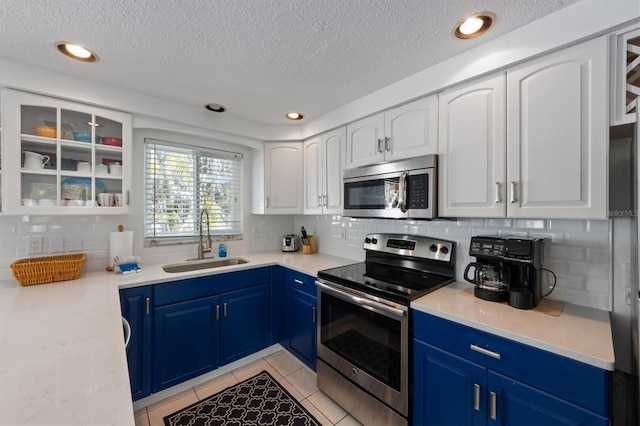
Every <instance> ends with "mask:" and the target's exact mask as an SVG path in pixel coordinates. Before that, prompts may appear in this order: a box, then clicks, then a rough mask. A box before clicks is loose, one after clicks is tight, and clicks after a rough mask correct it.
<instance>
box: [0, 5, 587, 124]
mask: <svg viewBox="0 0 640 426" xmlns="http://www.w3.org/2000/svg"><path fill="white" fill-rule="evenodd" d="M577 1H578V0H2V2H1V4H0V57H3V58H7V59H11V60H15V61H19V62H24V63H28V64H34V65H38V66H41V67H45V68H49V69H52V70H56V71H60V72H64V73H68V74H72V75H77V76H81V77H84V78H87V79H90V80H96V81H100V82H104V83H108V84H112V85H116V86H119V87H122V88H125V89H131V90H134V91H138V92H142V93H146V94H150V95H154V96H157V97H162V98H166V99H170V100H174V101H177V102H180V103H185V104H189V105H195V106H202V105H204V104H205V103H209V102H216V103H220V104H223V105H225V106H226V107H227V108H228V112H226V113H225V114H232V115H235V116H237V117H241V118H245V119H248V120H251V121H254V122H258V123H266V124H283V122H284V121H285V120H284V117H283V116H284V113H285V112H287V111H291V110H295V111H301V112H303V113H305V114H306V116H307V117H308V118H315V117H318V116H320V115H322V114H324V113H326V112H328V111H330V110H332V109H334V108H336V107H339V106H342V105H344V104H347V103H349V102H351V101H353V100H355V99H358V98H360V97H362V96H364V95H367V94H369V93H371V92H373V91H375V90H377V89H380V88H382V87H385V86H387V85H389V84H391V83H394V82H396V81H398V80H401V79H403V78H405V77H408V76H410V75H412V74H415V73H416V72H418V71H421V70H423V69H426V68H428V67H430V66H432V65H434V64H436V63H438V62H441V61H443V60H445V59H447V58H449V57H452V56H455V55H457V54H459V53H462V52H464V51H465V50H468V49H470V48H473V47H474V46H477V45H478V44H479V43H485V42H486V41H488V40H491V39H492V38H495V37H497V36H499V35H503V34H506V33H508V32H509V31H512V30H514V29H516V28H518V27H519V26H522V25H525V24H527V23H529V22H532V21H534V20H536V19H539V18H541V17H543V16H545V15H548V14H550V13H552V12H554V11H556V10H558V9H560V8H563V7H566V6H568V5H570V4H572V3H576V2H577ZM482 11H491V12H493V13H495V14H496V15H497V22H496V24H495V26H494V28H492V29H491V30H490V31H489V32H488V33H486V34H485V35H484V36H482V37H479V38H478V39H473V40H466V41H461V40H457V39H455V38H454V37H453V36H452V32H453V27H454V25H455V24H456V23H457V22H458V21H460V20H461V19H462V18H463V17H465V16H467V15H470V14H473V13H477V12H482ZM63 40H64V41H73V42H76V43H79V44H82V45H85V46H86V47H88V48H90V49H92V50H93V51H94V52H96V53H97V54H98V56H99V57H100V60H99V62H97V63H93V64H87V63H80V62H76V61H73V60H71V59H68V58H66V57H64V56H63V55H61V54H60V53H58V51H57V50H56V49H55V48H54V43H55V42H57V41H63Z"/></svg>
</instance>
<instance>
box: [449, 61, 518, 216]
mask: <svg viewBox="0 0 640 426" xmlns="http://www.w3.org/2000/svg"><path fill="white" fill-rule="evenodd" d="M439 105H440V112H439V114H440V116H439V132H440V133H439V147H440V148H439V151H438V165H439V192H438V197H439V199H438V214H439V215H440V216H444V217H504V215H505V202H504V199H505V191H504V189H505V185H504V179H505V156H506V129H505V127H506V98H505V74H504V73H500V74H497V75H494V76H491V77H489V78H483V79H481V80H478V81H473V82H471V83H468V84H464V85H461V86H457V87H455V88H452V89H449V90H445V91H444V92H442V93H441V94H440V97H439Z"/></svg>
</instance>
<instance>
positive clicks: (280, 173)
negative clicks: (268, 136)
mask: <svg viewBox="0 0 640 426" xmlns="http://www.w3.org/2000/svg"><path fill="white" fill-rule="evenodd" d="M302 179H303V177H302V142H267V143H265V144H264V180H263V182H262V185H264V186H265V188H264V189H265V190H264V194H265V200H264V203H265V204H264V207H265V208H264V213H266V214H301V213H302V211H303V209H302ZM254 182H255V180H254Z"/></svg>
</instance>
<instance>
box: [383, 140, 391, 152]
mask: <svg viewBox="0 0 640 426" xmlns="http://www.w3.org/2000/svg"><path fill="white" fill-rule="evenodd" d="M389 140H390V139H389V138H388V137H386V136H385V138H384V150H385V151H389V147H390V144H389Z"/></svg>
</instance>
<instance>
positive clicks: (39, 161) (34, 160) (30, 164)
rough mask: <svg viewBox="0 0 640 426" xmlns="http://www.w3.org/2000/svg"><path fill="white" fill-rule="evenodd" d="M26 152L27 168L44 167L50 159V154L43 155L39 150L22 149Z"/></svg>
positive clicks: (25, 164)
mask: <svg viewBox="0 0 640 426" xmlns="http://www.w3.org/2000/svg"><path fill="white" fill-rule="evenodd" d="M22 152H23V153H24V168H25V169H44V165H45V164H47V163H48V162H49V160H50V158H49V156H48V155H41V154H38V153H37V152H31V151H22Z"/></svg>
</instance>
